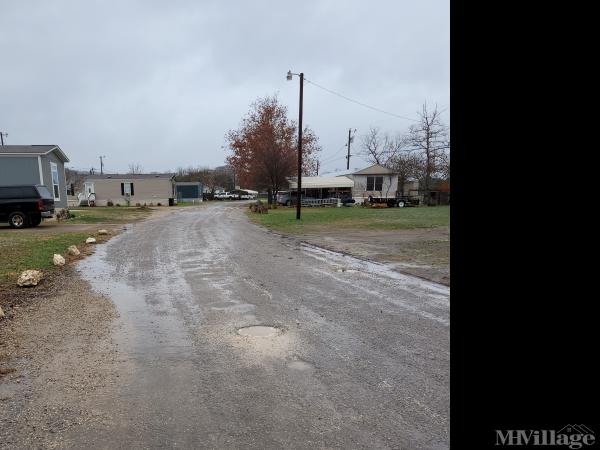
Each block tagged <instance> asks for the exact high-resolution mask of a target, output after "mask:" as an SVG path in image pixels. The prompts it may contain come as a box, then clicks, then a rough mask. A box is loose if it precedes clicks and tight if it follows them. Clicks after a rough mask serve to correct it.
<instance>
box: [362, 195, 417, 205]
mask: <svg viewBox="0 0 600 450" xmlns="http://www.w3.org/2000/svg"><path fill="white" fill-rule="evenodd" d="M368 202H369V204H371V205H383V204H386V205H387V206H388V208H393V207H399V208H404V207H405V206H419V199H418V198H414V197H409V196H408V195H401V196H397V197H373V196H372V195H370V196H369V198H368ZM379 207H381V206H379Z"/></svg>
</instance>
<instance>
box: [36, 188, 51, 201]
mask: <svg viewBox="0 0 600 450" xmlns="http://www.w3.org/2000/svg"><path fill="white" fill-rule="evenodd" d="M36 189H37V190H38V192H39V193H40V197H42V198H49V199H51V198H52V194H51V193H50V191H49V190H48V188H47V187H46V186H36Z"/></svg>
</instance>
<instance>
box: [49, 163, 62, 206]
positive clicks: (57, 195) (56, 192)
mask: <svg viewBox="0 0 600 450" xmlns="http://www.w3.org/2000/svg"><path fill="white" fill-rule="evenodd" d="M50 171H51V172H52V190H53V192H54V200H60V185H59V183H58V166H57V165H56V163H53V162H51V163H50Z"/></svg>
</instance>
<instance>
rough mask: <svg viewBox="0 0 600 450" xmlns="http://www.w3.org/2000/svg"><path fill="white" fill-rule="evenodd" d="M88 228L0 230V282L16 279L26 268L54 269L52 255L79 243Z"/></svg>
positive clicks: (63, 252) (61, 252)
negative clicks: (40, 232) (53, 230)
mask: <svg viewBox="0 0 600 450" xmlns="http://www.w3.org/2000/svg"><path fill="white" fill-rule="evenodd" d="M89 236H90V233H89V232H83V233H78V232H66V233H65V232H57V233H55V234H53V233H44V234H38V233H26V232H24V233H19V232H18V231H0V254H1V255H2V264H0V283H5V282H8V281H11V280H13V279H14V280H16V278H17V277H18V275H19V274H20V273H21V272H22V271H23V270H27V269H38V270H48V269H54V264H53V263H52V256H53V255H54V254H55V253H59V254H61V255H63V256H64V254H65V252H66V250H67V247H69V246H70V245H78V244H83V243H84V242H85V239H86V238H87V237H89Z"/></svg>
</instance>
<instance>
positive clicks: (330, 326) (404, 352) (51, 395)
mask: <svg viewBox="0 0 600 450" xmlns="http://www.w3.org/2000/svg"><path fill="white" fill-rule="evenodd" d="M242 208H244V206H243V205H239V204H215V205H210V206H208V207H203V208H188V209H180V210H176V211H173V213H172V214H169V215H163V216H161V217H153V218H150V219H148V220H146V221H143V222H140V223H136V224H133V225H129V226H128V230H127V231H125V232H124V233H123V234H121V235H119V236H117V237H116V238H113V239H112V240H111V241H109V242H108V244H105V245H101V246H99V247H98V250H97V251H96V253H95V254H94V255H92V256H90V257H88V258H87V259H85V260H83V261H82V262H81V263H80V264H79V266H78V271H79V273H80V274H81V276H82V277H83V278H84V279H85V280H87V282H89V283H90V285H91V286H92V287H93V288H94V290H95V292H98V293H100V294H102V295H104V296H105V297H106V298H110V299H111V300H112V302H113V303H114V305H115V308H116V315H118V317H117V318H114V319H113V318H109V319H107V318H106V317H109V316H110V314H108V313H107V314H103V315H102V317H103V319H101V320H100V319H99V318H96V319H94V317H95V316H94V315H93V314H88V315H86V316H84V318H83V320H84V323H81V324H79V325H78V326H79V328H80V329H81V330H82V331H81V333H82V334H84V335H85V333H86V331H85V330H86V329H88V327H90V326H91V324H92V325H93V320H99V321H100V322H99V324H105V323H107V322H106V321H107V320H110V324H111V325H110V333H105V334H99V335H97V336H95V339H88V340H87V341H86V342H79V341H80V340H81V339H82V338H81V337H79V338H75V337H74V338H72V339H69V340H67V341H68V342H62V343H57V347H58V348H55V349H54V351H56V352H57V353H58V354H65V352H66V350H65V347H69V348H75V349H76V350H74V351H75V353H71V354H72V355H75V354H79V355H80V357H81V360H77V359H74V360H70V361H69V360H67V359H65V358H64V357H62V358H61V359H59V361H61V364H60V365H59V364H56V363H54V364H50V363H46V365H45V366H43V369H44V371H45V372H44V371H42V372H43V376H41V375H39V373H38V375H37V376H35V377H34V376H33V375H31V376H28V374H27V373H22V374H20V375H19V376H21V379H22V380H23V381H22V383H23V384H25V385H27V386H29V387H28V388H27V389H25V390H23V389H21V388H17V387H14V386H17V385H16V381H15V377H12V378H10V380H6V379H5V381H1V379H0V388H4V391H0V394H2V392H4V401H3V402H2V401H1V400H2V397H1V395H0V407H3V406H5V405H6V406H8V407H7V409H6V411H9V412H8V413H2V415H0V419H2V421H3V422H2V423H3V425H4V424H5V422H6V424H7V425H8V426H9V427H10V429H11V432H10V433H6V434H3V435H2V436H0V438H3V437H4V438H5V437H6V436H7V435H8V434H10V436H11V438H10V442H9V443H7V441H6V440H5V439H4V440H0V447H6V448H19V447H20V445H22V444H23V443H24V442H27V443H29V444H31V443H39V442H43V443H44V446H47V447H52V446H56V447H69V448H83V447H85V448H164V447H167V448H173V447H181V448H218V449H221V448H257V449H259V448H260V449H263V448H278V449H279V448H311V449H314V448H410V449H413V448H414V449H418V448H427V449H438V448H440V449H441V448H448V442H449V289H448V287H446V286H443V285H439V284H435V283H431V282H427V281H424V280H422V279H419V278H415V277H411V276H408V275H403V274H400V273H398V272H396V271H394V270H392V269H391V268H389V267H387V266H385V265H383V264H376V263H368V262H365V261H362V260H357V259H354V258H352V257H349V256H344V255H341V254H338V253H335V252H331V251H327V250H323V249H320V248H318V247H312V246H310V245H306V244H303V243H301V242H300V241H299V240H297V239H295V238H290V237H282V236H279V235H277V234H274V233H270V232H267V231H265V230H264V229H262V228H260V227H258V226H256V225H253V224H251V223H249V222H248V220H247V218H246V217H245V215H244V211H243V209H242ZM93 295H94V296H97V294H93ZM85 298H86V297H85V296H82V297H81V299H83V300H82V301H85ZM98 298H101V297H98ZM98 301H99V300H98ZM92 306H93V304H91V306H87V304H82V305H81V308H88V307H92ZM111 317H112V316H111ZM85 320H88V322H85ZM90 321H91V322H90ZM255 325H260V326H269V327H273V328H274V329H272V330H268V329H267V330H266V331H267V332H271V334H270V335H269V336H266V337H261V336H252V335H250V336H248V335H242V334H240V333H239V330H240V328H244V327H250V326H255ZM102 327H104V325H102ZM257 331H258V332H259V334H260V332H263V331H265V329H258V330H257ZM252 333H253V330H250V334H252ZM75 334H76V333H75ZM267 334H268V333H267ZM61 352H62V353H61ZM77 352H79V353H77ZM67 354H68V352H67ZM49 361H50V360H49ZM23 364H24V367H27V364H25V363H23ZM94 365H96V367H97V370H96V371H95V372H96V373H97V374H99V375H100V379H99V380H96V381H97V382H96V383H93V384H89V383H88V384H86V383H87V379H86V378H90V376H92V375H90V373H89V368H90V367H94ZM82 366H83V367H82ZM66 367H67V368H68V369H67V368H66ZM40 373H41V372H40ZM57 373H58V374H59V375H60V376H56V374H57ZM64 377H67V378H68V380H71V381H73V382H74V383H75V384H76V385H79V386H82V387H81V389H82V391H81V392H80V393H79V394H78V395H69V392H66V391H65V396H61V395H58V394H57V392H60V390H61V389H63V387H64V385H65V383H66V382H67V380H65V379H64ZM92 378H93V379H96V377H93V376H92ZM45 379H53V380H55V381H54V382H53V383H51V384H47V385H45V386H44V385H43V383H44V380H45ZM77 381H79V382H80V384H77V383H76V382H77ZM3 383H4V386H2V384H3ZM11 389H12V391H11ZM27 392H29V393H30V395H31V393H35V394H36V395H37V397H36V399H29V400H27V399H23V398H22V397H23V395H25V394H26V393H27ZM78 392H79V391H78ZM80 394H81V395H80ZM17 397H18V398H19V401H18V402H17V400H16V399H17ZM17 403H18V407H17V406H16V405H17ZM43 407H46V409H45V410H44V409H43ZM32 408H36V411H37V413H36V414H37V415H38V416H39V417H38V416H36V417H38V419H36V420H38V422H39V423H46V424H47V423H50V424H59V425H56V426H54V428H52V426H50V427H48V426H46V427H45V428H47V429H39V428H35V429H32V428H31V427H30V426H29V427H28V428H27V427H25V423H29V422H28V421H23V420H21V419H20V418H22V417H26V416H27V414H30V415H31V416H32V417H33V416H34V415H35V414H33V413H32V412H31V411H30V410H31V409H32ZM40 408H42V410H41V411H40ZM78 418H81V420H77V419H78Z"/></svg>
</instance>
